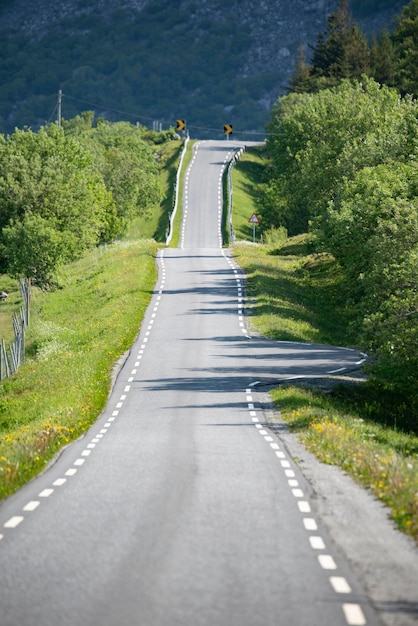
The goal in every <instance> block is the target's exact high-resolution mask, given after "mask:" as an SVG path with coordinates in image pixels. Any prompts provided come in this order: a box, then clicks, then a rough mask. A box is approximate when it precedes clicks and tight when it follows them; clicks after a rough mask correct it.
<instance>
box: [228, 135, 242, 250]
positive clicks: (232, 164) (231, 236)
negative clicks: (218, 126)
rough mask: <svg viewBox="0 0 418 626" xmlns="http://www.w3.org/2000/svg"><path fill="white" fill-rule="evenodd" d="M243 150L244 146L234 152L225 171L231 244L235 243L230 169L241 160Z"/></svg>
mask: <svg viewBox="0 0 418 626" xmlns="http://www.w3.org/2000/svg"><path fill="white" fill-rule="evenodd" d="M244 150H245V146H243V147H242V148H238V150H236V151H235V153H234V156H233V157H232V159H231V160H230V162H229V165H228V170H227V188H228V225H229V239H230V241H232V243H234V241H235V233H234V231H233V228H232V208H233V204H232V168H233V167H234V165H235V163H236V162H237V161H238V159H240V158H241V156H242V153H243V152H244Z"/></svg>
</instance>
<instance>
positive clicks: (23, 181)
mask: <svg viewBox="0 0 418 626" xmlns="http://www.w3.org/2000/svg"><path fill="white" fill-rule="evenodd" d="M0 205H1V207H2V210H1V213H0V228H1V234H0V243H3V251H4V250H5V247H4V244H5V243H6V239H5V237H6V236H7V237H9V240H10V237H11V236H12V235H11V232H12V231H10V230H9V231H8V230H7V228H12V229H14V230H13V237H14V240H15V241H17V240H18V238H19V237H21V235H19V236H18V232H19V228H18V226H19V224H25V223H27V218H28V217H29V216H37V217H39V218H40V219H41V221H38V222H33V221H32V222H30V224H31V225H32V226H33V224H36V228H37V229H39V228H40V224H41V223H42V224H43V227H44V226H45V227H46V226H47V227H48V229H49V230H48V233H49V234H50V229H53V230H55V231H56V232H57V233H61V234H63V235H65V237H63V239H64V240H65V250H64V251H62V252H60V255H61V256H60V258H62V260H63V262H64V261H70V260H73V259H75V258H77V257H79V256H80V255H81V254H82V253H83V252H84V251H85V250H87V249H89V248H91V247H93V246H95V245H97V244H98V243H100V242H102V241H109V240H110V239H112V238H113V237H114V235H115V233H116V232H117V216H116V211H115V206H114V203H113V199H112V196H111V194H110V193H109V192H108V191H107V190H106V188H105V185H104V182H103V179H102V177H101V175H100V173H99V172H98V170H97V168H96V167H95V165H94V163H93V158H92V156H91V154H89V153H88V152H87V151H86V150H85V149H83V148H82V146H81V145H80V144H79V143H78V142H77V141H75V139H73V138H71V137H68V136H66V135H65V133H64V131H63V130H59V129H58V128H57V126H56V125H51V126H48V127H42V128H41V129H40V130H39V132H38V133H33V132H32V131H30V130H23V131H21V130H16V131H15V132H14V133H13V134H12V135H10V136H9V137H7V138H5V137H1V141H0ZM42 220H43V221H42ZM34 228H35V227H34ZM48 236H49V235H48ZM51 237H52V236H51ZM51 240H52V239H51ZM6 247H7V246H6ZM3 253H4V252H3ZM2 263H3V268H4V269H5V270H6V271H7V269H8V266H9V264H10V263H11V256H10V255H9V254H8V255H7V256H4V257H3V259H2ZM4 264H5V266H4ZM13 271H14V270H13ZM33 278H36V277H33Z"/></svg>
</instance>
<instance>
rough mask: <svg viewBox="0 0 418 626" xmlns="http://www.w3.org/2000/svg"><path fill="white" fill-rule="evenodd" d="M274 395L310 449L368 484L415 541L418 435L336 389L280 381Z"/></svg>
mask: <svg viewBox="0 0 418 626" xmlns="http://www.w3.org/2000/svg"><path fill="white" fill-rule="evenodd" d="M272 398H273V400H274V402H275V404H276V406H277V407H278V408H279V409H280V411H281V417H282V418H283V419H284V420H285V421H286V422H287V423H288V424H289V426H290V428H291V430H292V431H293V432H296V433H298V435H299V438H300V439H301V441H302V442H303V443H304V445H305V446H306V447H307V448H308V449H309V450H310V451H311V452H313V453H315V454H316V456H317V457H318V458H319V459H320V460H321V461H322V462H323V463H329V464H332V465H338V466H340V467H341V468H342V469H343V470H344V471H346V472H347V473H348V474H350V475H351V476H352V477H353V478H354V479H355V480H356V481H357V482H359V483H360V484H362V485H364V486H365V487H366V488H367V489H369V490H370V491H371V492H372V493H373V494H374V495H375V496H376V498H379V499H380V500H381V501H382V502H383V503H384V504H385V505H387V506H388V507H389V508H390V510H391V515H392V518H393V520H394V521H395V523H396V524H397V526H398V528H400V529H401V530H403V531H404V532H406V533H408V534H409V535H410V536H411V537H413V538H414V539H415V540H416V541H417V542H418V491H417V487H418V460H417V458H418V437H416V436H413V435H408V434H406V433H403V432H400V431H398V430H396V429H391V428H388V427H385V426H382V425H380V424H378V423H376V422H373V421H369V420H366V419H364V418H362V417H361V414H360V413H359V412H358V410H357V407H356V405H355V404H353V405H352V406H349V404H346V403H344V402H341V400H340V399H339V398H338V389H336V390H335V392H334V393H333V394H331V395H327V396H325V395H324V393H321V392H320V391H318V390H313V391H312V390H308V389H303V388H295V387H292V386H284V387H279V388H277V389H275V390H274V391H273V392H272Z"/></svg>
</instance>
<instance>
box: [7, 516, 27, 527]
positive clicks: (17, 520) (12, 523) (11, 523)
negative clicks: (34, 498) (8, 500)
mask: <svg viewBox="0 0 418 626" xmlns="http://www.w3.org/2000/svg"><path fill="white" fill-rule="evenodd" d="M24 519H25V518H24V517H23V516H22V515H14V516H13V517H11V518H10V519H9V520H8V521H7V522H6V523H5V524H3V525H4V528H16V526H19V524H21V523H22V522H23V520H24Z"/></svg>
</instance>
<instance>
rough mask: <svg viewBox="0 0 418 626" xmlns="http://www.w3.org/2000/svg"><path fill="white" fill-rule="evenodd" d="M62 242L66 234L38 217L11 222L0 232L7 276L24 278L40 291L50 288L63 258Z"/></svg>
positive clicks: (25, 217)
mask: <svg viewBox="0 0 418 626" xmlns="http://www.w3.org/2000/svg"><path fill="white" fill-rule="evenodd" d="M66 239H67V236H66V233H62V232H60V231H58V230H57V229H56V228H55V227H54V225H53V223H52V222H50V221H49V220H47V219H45V218H43V217H41V216H39V215H32V214H30V213H29V214H27V215H24V217H23V219H22V220H21V221H15V222H12V223H11V224H10V225H9V226H6V227H5V228H3V232H2V247H3V254H4V257H5V259H6V264H7V271H8V273H9V274H10V275H11V276H13V277H15V278H20V277H22V276H28V277H30V278H31V279H32V281H33V282H34V283H36V284H37V285H39V286H40V287H42V288H45V287H47V286H50V285H51V284H52V283H53V282H54V279H55V276H56V271H57V269H58V268H59V267H60V266H61V265H62V264H63V263H64V261H65V260H66V258H67V248H68V246H67V241H66Z"/></svg>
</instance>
